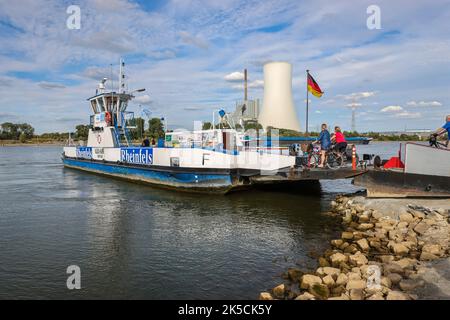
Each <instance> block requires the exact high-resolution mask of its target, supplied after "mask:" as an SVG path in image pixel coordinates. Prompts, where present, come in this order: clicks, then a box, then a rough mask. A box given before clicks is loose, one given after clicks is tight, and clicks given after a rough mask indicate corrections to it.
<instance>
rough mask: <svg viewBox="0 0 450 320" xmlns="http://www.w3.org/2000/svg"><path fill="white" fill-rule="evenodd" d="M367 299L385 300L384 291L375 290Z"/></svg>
mask: <svg viewBox="0 0 450 320" xmlns="http://www.w3.org/2000/svg"><path fill="white" fill-rule="evenodd" d="M367 300H384V296H383V293H382V292H375V293H374V294H372V295H371V296H370V297H368V298H367Z"/></svg>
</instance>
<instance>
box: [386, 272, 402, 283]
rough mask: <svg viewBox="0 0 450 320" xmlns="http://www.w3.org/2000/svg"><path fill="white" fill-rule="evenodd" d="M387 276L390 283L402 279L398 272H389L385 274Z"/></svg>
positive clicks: (398, 281)
mask: <svg viewBox="0 0 450 320" xmlns="http://www.w3.org/2000/svg"><path fill="white" fill-rule="evenodd" d="M387 277H388V278H389V280H391V283H392V284H393V285H397V284H399V283H400V281H402V279H403V277H402V276H401V275H400V274H398V273H389V274H388V275H387Z"/></svg>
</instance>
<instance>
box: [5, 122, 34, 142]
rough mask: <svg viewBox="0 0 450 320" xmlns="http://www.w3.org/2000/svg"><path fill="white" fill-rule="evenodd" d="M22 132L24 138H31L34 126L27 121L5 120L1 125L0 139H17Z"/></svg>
mask: <svg viewBox="0 0 450 320" xmlns="http://www.w3.org/2000/svg"><path fill="white" fill-rule="evenodd" d="M22 133H23V134H24V136H25V138H26V139H31V138H32V137H33V135H34V128H33V127H32V126H31V125H29V124H28V123H12V122H5V123H2V125H1V129H0V139H4V140H19V139H20V135H21V134H22Z"/></svg>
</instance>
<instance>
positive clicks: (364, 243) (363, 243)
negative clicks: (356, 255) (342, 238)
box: [356, 238, 370, 251]
mask: <svg viewBox="0 0 450 320" xmlns="http://www.w3.org/2000/svg"><path fill="white" fill-rule="evenodd" d="M356 244H357V245H358V246H359V247H360V248H361V250H362V251H369V249H370V246H369V242H368V241H367V239H365V238H363V239H360V240H358V241H356Z"/></svg>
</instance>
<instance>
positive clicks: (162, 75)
mask: <svg viewBox="0 0 450 320" xmlns="http://www.w3.org/2000/svg"><path fill="white" fill-rule="evenodd" d="M71 4H75V3H72V2H71V1H52V0H48V1H42V0H39V1H37V0H17V1H7V0H0V123H1V122H5V121H12V122H28V123H31V124H32V125H33V126H34V127H35V128H36V131H37V132H38V133H42V132H51V131H68V130H73V128H74V126H75V125H76V124H80V123H87V122H88V119H89V111H90V110H89V106H88V104H87V102H86V98H87V97H89V96H91V95H93V93H95V87H96V84H97V83H98V81H99V80H100V79H101V78H103V77H110V65H111V64H114V66H115V67H116V65H118V61H119V58H120V57H123V58H124V59H125V61H126V63H127V74H128V76H129V77H130V81H129V84H128V85H129V88H130V89H136V88H140V87H145V88H146V89H147V91H146V92H145V93H142V94H140V95H139V96H138V97H137V99H136V100H135V102H134V103H133V104H132V105H131V107H130V109H131V111H135V113H136V115H140V114H141V111H140V108H139V107H138V105H139V104H141V105H142V106H143V107H142V108H145V109H148V110H150V111H151V113H152V115H153V116H155V117H161V116H164V117H165V118H166V119H167V120H168V123H169V127H179V126H180V127H181V126H182V127H187V128H190V127H192V122H193V121H194V120H210V119H211V118H212V113H213V111H214V110H217V109H220V108H224V109H225V110H227V111H231V110H233V108H234V105H235V101H236V100H239V99H242V95H243V94H242V90H241V87H242V81H241V77H242V74H241V72H242V70H243V69H244V68H247V69H248V70H249V78H250V79H249V80H250V92H249V94H250V96H251V97H253V98H262V97H263V87H264V82H263V74H262V68H263V64H264V63H265V62H268V61H274V60H283V61H289V62H291V63H292V64H293V68H294V69H293V70H294V71H293V73H294V74H293V92H294V99H295V104H296V108H297V113H298V116H299V120H300V122H301V124H302V126H303V128H304V120H305V99H306V77H305V70H306V69H310V70H311V73H312V75H313V76H314V77H315V79H316V81H317V82H318V83H319V85H320V86H321V87H322V90H323V91H325V94H324V95H323V96H322V98H320V99H317V98H315V97H312V98H311V114H310V117H311V122H310V125H311V128H312V129H316V127H317V125H318V124H320V123H322V122H327V123H329V124H330V125H335V124H339V125H341V126H342V127H343V128H344V129H349V128H350V124H351V110H350V109H349V108H348V105H350V104H351V103H354V104H356V105H357V106H358V113H357V129H358V130H359V131H368V130H377V131H385V130H403V129H405V128H407V129H423V128H425V129H427V128H433V129H434V128H436V127H438V126H440V125H442V123H443V119H444V116H445V114H447V113H450V101H449V94H450V90H449V89H450V38H449V33H448V32H449V30H450V1H448V0H447V1H444V0H433V1H432V2H430V1H408V0H404V1H394V0H390V1H378V0H370V1H363V0H359V1H356V0H355V1H350V0H348V1H321V0H315V1H299V0H290V1H289V0H286V1H285V0H270V1H264V0H256V1H253V0H245V1H244V0H241V1H238V0H230V1H226V0H207V1H194V0H191V1H190V0H168V1H162V0H149V1H131V0H129V1H126V0H85V1H83V0H80V1H77V2H76V4H77V5H78V6H79V7H80V10H81V28H80V29H79V30H71V29H69V28H67V25H66V22H67V19H68V18H69V14H67V12H66V10H67V7H68V6H69V5H71ZM373 4H375V5H378V6H379V8H380V9H381V29H373V30H369V29H368V28H367V24H366V20H367V18H368V17H369V15H368V14H367V12H366V10H367V7H368V6H369V5H373ZM115 69H116V68H115ZM114 73H116V70H114ZM116 82H117V81H116Z"/></svg>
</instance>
